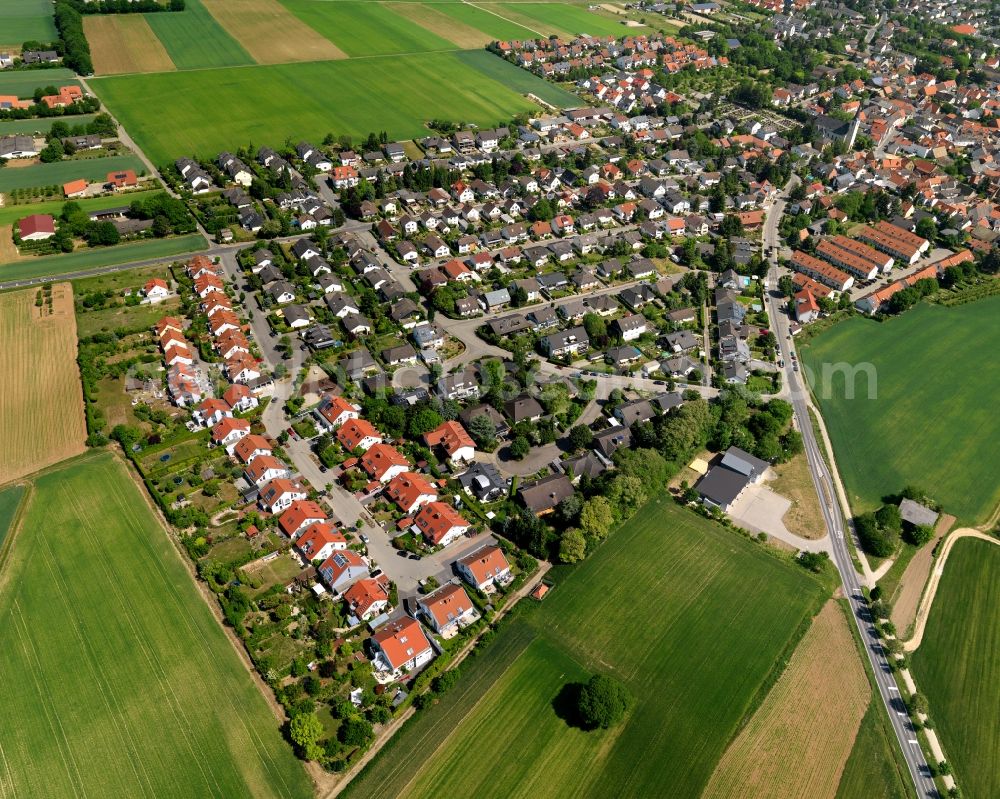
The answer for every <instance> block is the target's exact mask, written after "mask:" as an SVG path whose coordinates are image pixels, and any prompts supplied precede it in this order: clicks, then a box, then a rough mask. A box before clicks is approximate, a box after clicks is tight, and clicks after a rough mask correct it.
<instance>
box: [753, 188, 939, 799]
mask: <svg viewBox="0 0 1000 799" xmlns="http://www.w3.org/2000/svg"><path fill="white" fill-rule="evenodd" d="M796 183H797V178H794V177H793V178H792V180H791V181H790V182H789V183H788V185H787V186H786V187H785V189H784V190H783V191H782V193H781V195H780V196H779V197H778V198H776V199H775V201H774V203H773V205H772V206H771V208H770V209H769V212H768V215H767V222H766V224H765V226H764V235H763V246H764V256H765V257H768V256H767V253H768V250H769V248H774V249H775V251H776V249H777V244H778V225H779V222H780V220H781V216H782V214H783V213H784V210H785V198H786V197H787V196H788V191H789V190H790V189H792V188H794V186H795V185H796ZM770 262H771V268H770V270H769V272H768V283H769V284H770V285H772V286H776V285H777V281H778V264H777V256H776V255H772V256H770ZM765 293H766V294H767V303H768V314H769V315H770V318H771V323H772V326H773V328H774V330H775V333H776V335H777V338H778V348H779V351H780V353H781V357H782V358H783V359H784V362H785V366H784V380H785V384H786V385H787V386H788V394H789V399H790V401H791V403H792V407H793V409H794V413H795V421H796V424H797V427H798V430H799V432H800V433H801V434H802V443H803V445H804V447H805V454H806V459H807V461H808V463H809V471H810V472H811V473H812V478H813V483H814V485H815V487H816V493H817V494H818V495H819V498H820V508H821V510H822V512H823V520H824V522H825V524H826V527H827V532H828V534H829V539H830V545H831V547H832V550H833V561H834V564H835V565H836V567H837V571H838V572H839V573H840V579H841V582H842V583H843V588H844V595H845V596H846V597H847V599H848V601H849V602H850V604H851V613H852V616H853V618H854V622H855V624H856V625H857V627H858V631H859V632H860V633H861V640H862V641H863V642H864V648H865V652H866V653H867V655H868V660H869V661H870V663H871V666H872V670H873V671H874V673H875V682H876V684H877V686H878V691H879V696H881V697H882V702H883V703H884V704H885V708H886V712H887V713H888V716H889V722H890V723H891V724H892V729H893V731H894V732H895V734H896V738H897V739H898V741H899V746H900V748H901V749H902V751H903V757H904V758H905V760H906V765H907V768H908V769H909V771H910V777H911V778H912V780H913V784H914V786H915V787H916V791H917V796H918V797H921V799H922V798H923V797H937V796H939V794H938V791H937V788H936V786H935V784H934V780H933V779H932V778H931V776H930V770H929V768H928V765H927V761H926V760H925V759H924V753H923V750H922V749H921V748H920V743H919V742H918V740H917V733H916V731H915V730H914V729H913V726H912V724H911V723H910V720H909V716H908V715H907V713H906V708H905V707H904V706H903V701H902V698H901V697H900V693H899V687H898V686H897V684H896V678H895V675H894V672H893V671H892V669H891V667H890V666H889V661H888V657H887V652H886V651H885V649H884V648H883V647H882V643H881V641H880V639H879V634H878V632H877V631H876V629H875V627H874V625H873V623H872V622H873V617H872V615H871V608H870V607H869V605H868V601H867V599H865V596H864V594H863V593H862V591H861V581H860V580H859V577H858V573H857V571H856V570H855V568H854V564H853V562H852V561H851V554H850V551H849V550H848V546H847V539H846V536H848V535H853V531H852V530H851V529H850V527H849V525H848V524H847V522H846V519H845V514H844V511H843V509H842V508H841V507H840V504H839V502H837V501H835V498H836V497H838V494H837V493H836V492H835V489H834V485H833V481H832V479H831V476H830V473H829V470H828V469H827V468H826V462H825V460H824V458H823V455H822V453H821V451H820V448H819V445H818V444H817V441H816V436H815V434H814V432H813V425H812V419H811V418H810V416H809V409H810V406H811V404H812V403H811V398H810V394H809V389H808V387H807V386H806V385H805V384H804V382H802V380H801V378H800V375H801V373H800V372H799V371H797V370H796V369H795V368H794V364H795V363H796V362H795V361H793V360H792V357H791V356H792V351H793V348H792V343H791V341H790V340H789V338H788V318H787V317H786V316H785V314H784V313H783V312H782V310H781V305H782V300H783V298H782V297H781V295H780V293H779V292H777V291H776V290H775V291H773V292H765Z"/></svg>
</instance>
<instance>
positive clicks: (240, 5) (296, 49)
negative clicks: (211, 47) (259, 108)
mask: <svg viewBox="0 0 1000 799" xmlns="http://www.w3.org/2000/svg"><path fill="white" fill-rule="evenodd" d="M202 4H203V5H204V6H205V8H207V9H208V10H209V13H211V15H212V16H213V17H215V19H216V20H217V21H218V23H219V24H220V25H221V26H222V27H223V28H225V29H226V31H228V33H229V34H230V35H231V36H232V37H233V38H234V39H236V40H237V41H238V42H239V43H240V44H241V45H243V48H244V49H245V50H246V51H247V52H248V53H250V55H251V56H252V57H253V59H254V60H255V61H256V62H257V63H258V64H287V63H289V62H291V61H330V60H333V59H336V58H347V54H346V53H344V51H343V50H341V49H340V48H339V47H337V46H336V45H335V44H334V43H333V42H331V41H330V40H329V39H327V38H325V37H324V36H320V34H318V33H317V32H316V31H314V30H313V29H312V28H310V27H309V26H308V25H306V24H305V23H304V22H303V21H302V20H300V19H299V18H298V17H297V16H295V15H294V14H293V13H292V12H291V11H289V10H288V9H287V8H285V7H284V6H283V5H281V3H279V2H278V0H202Z"/></svg>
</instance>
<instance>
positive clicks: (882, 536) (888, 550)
mask: <svg viewBox="0 0 1000 799" xmlns="http://www.w3.org/2000/svg"><path fill="white" fill-rule="evenodd" d="M854 529H855V531H856V532H857V534H858V540H859V541H860V542H861V548H862V549H864V550H865V552H868V553H869V554H871V555H875V556H877V557H880V558H887V557H889V556H890V555H891V554H892V553H893V552H895V551H896V543H897V540H898V536H894V535H893V534H892V533H891V532H887V531H886V530H884V529H883V528H882V527H880V526H879V524H878V522H877V521H876V519H875V514H874V513H863V514H862V515H860V516H856V517H855V519H854Z"/></svg>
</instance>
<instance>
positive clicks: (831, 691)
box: [702, 599, 871, 799]
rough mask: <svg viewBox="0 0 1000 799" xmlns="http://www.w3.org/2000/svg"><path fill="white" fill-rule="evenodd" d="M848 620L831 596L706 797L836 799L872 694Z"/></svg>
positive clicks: (735, 743) (721, 765)
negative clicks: (845, 766) (826, 798)
mask: <svg viewBox="0 0 1000 799" xmlns="http://www.w3.org/2000/svg"><path fill="white" fill-rule="evenodd" d="M849 623H850V622H849V620H848V619H847V618H846V617H845V615H844V613H843V611H842V610H841V608H840V607H839V606H838V605H837V603H836V602H835V600H832V599H831V600H828V601H827V603H826V605H825V606H824V608H823V610H822V611H820V613H819V615H817V616H816V618H815V619H813V622H812V624H811V626H810V628H809V631H808V632H807V633H806V635H805V637H804V638H803V639H802V642H801V644H800V645H799V646H798V647H797V648H796V650H795V652H794V654H793V655H792V657H791V659H790V661H789V663H788V667H787V668H786V669H785V671H784V672H783V673H782V675H781V677H780V678H779V679H778V681H777V682H776V683H775V685H774V687H773V688H772V689H771V691H770V692H769V693H768V695H767V697H766V699H765V700H764V702H763V704H761V706H760V707H759V708H758V709H757V711H756V712H755V713H754V714H753V716H752V717H751V718H750V721H749V723H748V724H747V725H746V726H745V727H744V728H743V729H742V730H741V731H740V734H739V735H738V736H737V737H736V739H735V740H734V741H733V742H732V743H731V744H730V746H729V748H728V749H727V750H726V753H725V755H724V756H723V758H722V760H721V761H720V762H719V765H718V767H717V768H716V770H715V772H714V773H713V775H712V779H711V780H710V781H709V784H708V787H707V788H706V789H705V792H704V793H703V794H702V798H703V799H714V798H718V799H726V798H727V797H734V798H736V797H744V796H774V797H782V796H809V797H814V798H815V799H819V797H829V799H833V797H834V796H835V795H836V792H837V788H838V786H839V784H840V777H841V774H842V772H843V769H844V765H845V764H846V762H847V760H848V758H849V757H850V754H851V749H852V748H853V745H854V740H855V737H856V734H857V730H858V726H859V725H860V724H861V719H862V718H863V717H864V714H865V710H866V708H867V706H868V704H869V702H870V700H871V686H870V685H869V684H868V677H867V675H866V674H865V669H864V666H863V664H862V663H861V660H860V658H859V657H858V654H857V650H856V648H855V646H854V641H853V639H852V637H851V631H850V628H849V627H848V626H847V625H848V624H849ZM793 764H798V765H797V767H794V768H793V767H791V766H792V765H793Z"/></svg>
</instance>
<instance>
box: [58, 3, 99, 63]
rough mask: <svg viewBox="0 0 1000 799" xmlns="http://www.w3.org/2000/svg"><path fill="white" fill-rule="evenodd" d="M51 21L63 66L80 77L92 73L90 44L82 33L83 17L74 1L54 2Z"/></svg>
mask: <svg viewBox="0 0 1000 799" xmlns="http://www.w3.org/2000/svg"><path fill="white" fill-rule="evenodd" d="M53 20H54V21H55V25H56V30H57V31H59V38H60V41H61V42H62V57H63V64H65V65H66V66H67V67H69V68H70V69H72V70H73V71H74V72H78V73H79V74H81V75H90V74H91V73H93V71H94V62H93V60H92V59H91V57H90V44H89V42H87V36H86V34H84V32H83V17H82V16H81V15H80V12H79V11H78V10H77V8H76V6H75V2H74V0H56V7H55V12H54V13H53Z"/></svg>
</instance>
